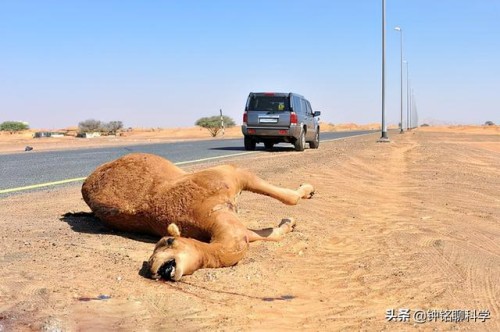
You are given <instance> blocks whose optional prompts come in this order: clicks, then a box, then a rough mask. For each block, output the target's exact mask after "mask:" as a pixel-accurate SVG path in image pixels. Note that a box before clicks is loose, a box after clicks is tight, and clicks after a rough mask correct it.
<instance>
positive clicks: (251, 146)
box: [245, 136, 257, 151]
mask: <svg viewBox="0 0 500 332" xmlns="http://www.w3.org/2000/svg"><path fill="white" fill-rule="evenodd" d="M256 144H257V143H256V142H255V141H254V140H253V139H252V138H251V137H248V136H245V150H247V151H253V150H255V145H256Z"/></svg>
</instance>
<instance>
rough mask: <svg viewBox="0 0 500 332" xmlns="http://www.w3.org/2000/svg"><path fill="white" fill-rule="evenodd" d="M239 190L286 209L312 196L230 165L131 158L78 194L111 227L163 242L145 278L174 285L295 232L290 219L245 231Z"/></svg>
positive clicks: (109, 167) (309, 190)
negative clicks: (186, 165)
mask: <svg viewBox="0 0 500 332" xmlns="http://www.w3.org/2000/svg"><path fill="white" fill-rule="evenodd" d="M243 190H248V191H251V192H254V193H258V194H262V195H267V196H271V197H272V198H275V199H277V200H279V201H281V202H283V203H285V204H289V205H295V204H297V203H298V201H299V200H300V199H301V198H311V197H312V195H313V194H314V189H313V187H312V186H311V185H309V184H303V185H302V186H300V188H299V189H297V190H290V189H285V188H280V187H276V186H274V185H271V184H269V183H267V182H266V181H264V180H262V179H260V178H259V177H257V176H255V175H254V174H252V173H250V172H248V171H246V170H243V169H240V168H237V167H235V166H231V165H223V166H217V167H212V168H208V169H205V170H202V171H198V172H194V173H186V172H184V171H183V170H181V169H180V168H178V167H177V166H175V165H174V164H172V163H171V162H170V161H168V160H166V159H164V158H161V157H159V156H156V155H152V154H144V153H132V154H129V155H126V156H124V157H121V158H119V159H117V160H115V161H112V162H109V163H106V164H104V165H102V166H100V167H98V168H97V169H96V170H95V171H94V172H93V173H92V174H91V175H90V176H89V177H88V178H87V179H86V180H85V182H84V183H83V186H82V195H83V199H84V200H85V202H86V203H87V204H88V206H89V207H90V208H91V209H92V211H93V212H94V214H95V215H96V216H97V217H98V218H99V219H100V220H102V221H103V222H104V223H105V224H107V225H108V226H110V227H112V228H115V229H118V230H121V231H126V232H140V233H147V234H151V235H156V236H160V237H163V238H162V239H161V240H160V241H159V242H158V243H157V244H156V247H155V249H154V252H153V254H152V256H151V258H150V259H149V270H150V277H151V278H154V279H160V278H163V279H166V280H175V281H177V280H179V279H181V277H182V276H183V275H187V274H192V273H193V272H194V271H196V270H198V269H200V268H217V267H226V266H232V265H235V264H236V263H238V261H239V260H241V259H242V258H243V256H244V254H245V252H246V251H247V250H248V244H249V242H253V241H258V240H267V241H279V240H281V238H282V237H283V236H284V235H285V234H286V233H288V232H290V231H292V229H293V227H294V226H295V221H294V220H293V219H292V218H285V219H283V220H282V222H281V223H280V225H279V226H278V227H275V228H267V229H262V230H251V229H247V228H246V227H245V225H243V223H242V222H241V221H240V220H239V219H238V216H237V199H238V196H239V195H240V194H241V192H242V191H243ZM181 235H182V236H181Z"/></svg>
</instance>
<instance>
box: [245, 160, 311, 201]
mask: <svg viewBox="0 0 500 332" xmlns="http://www.w3.org/2000/svg"><path fill="white" fill-rule="evenodd" d="M237 172H238V176H239V178H240V180H241V182H242V185H243V186H242V187H243V188H242V189H243V190H248V191H251V192H254V193H257V194H261V195H266V196H270V197H272V198H274V199H277V200H279V201H280V202H282V203H285V204H287V205H296V204H297V203H298V202H299V200H300V199H301V198H303V199H308V198H311V197H312V196H313V195H314V187H313V186H312V185H310V184H307V183H305V184H303V185H301V186H300V187H299V189H297V190H292V189H287V188H281V187H278V186H275V185H272V184H270V183H269V182H267V181H265V180H263V179H261V178H259V177H258V176H256V175H254V174H253V173H250V172H248V171H246V170H243V169H238V170H237Z"/></svg>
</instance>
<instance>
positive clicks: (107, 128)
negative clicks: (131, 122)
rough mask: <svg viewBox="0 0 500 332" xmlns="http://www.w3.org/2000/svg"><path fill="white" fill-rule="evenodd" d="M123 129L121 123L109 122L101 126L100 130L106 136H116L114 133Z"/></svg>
mask: <svg viewBox="0 0 500 332" xmlns="http://www.w3.org/2000/svg"><path fill="white" fill-rule="evenodd" d="M122 128H123V122H121V121H110V122H108V123H103V124H102V129H103V131H104V132H106V133H107V134H108V135H116V132H117V131H118V130H120V129H122Z"/></svg>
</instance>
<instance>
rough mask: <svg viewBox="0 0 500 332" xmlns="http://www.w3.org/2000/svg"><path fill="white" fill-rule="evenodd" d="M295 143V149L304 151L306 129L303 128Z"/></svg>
mask: <svg viewBox="0 0 500 332" xmlns="http://www.w3.org/2000/svg"><path fill="white" fill-rule="evenodd" d="M293 145H294V146H295V151H304V148H305V146H306V134H305V132H304V129H302V131H301V132H300V136H299V138H297V140H296V141H295V143H294V144H293Z"/></svg>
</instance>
